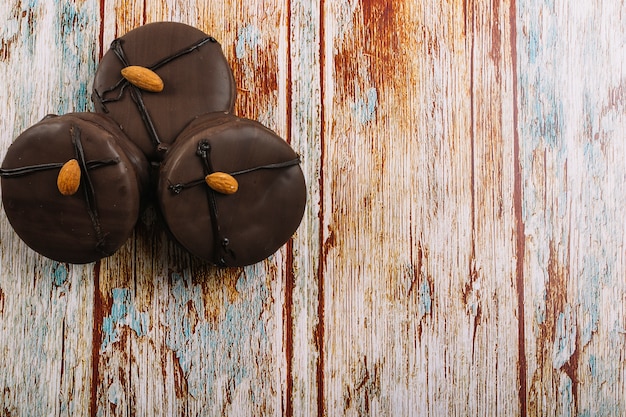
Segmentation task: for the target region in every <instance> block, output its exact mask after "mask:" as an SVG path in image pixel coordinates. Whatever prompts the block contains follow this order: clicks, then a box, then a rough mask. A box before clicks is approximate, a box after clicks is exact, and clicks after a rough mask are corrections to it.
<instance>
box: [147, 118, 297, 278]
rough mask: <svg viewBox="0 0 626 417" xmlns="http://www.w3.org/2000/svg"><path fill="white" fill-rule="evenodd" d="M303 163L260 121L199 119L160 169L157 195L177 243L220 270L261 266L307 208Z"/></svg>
mask: <svg viewBox="0 0 626 417" xmlns="http://www.w3.org/2000/svg"><path fill="white" fill-rule="evenodd" d="M299 163H300V159H299V157H298V155H297V154H296V153H295V152H294V151H293V149H292V148H291V147H290V146H289V145H288V144H287V143H286V142H285V141H284V140H283V139H281V138H280V137H279V136H277V135H276V134H275V133H274V132H272V131H271V130H269V129H268V128H266V127H264V126H263V125H261V124H260V123H258V122H256V121H253V120H248V119H243V118H238V117H236V116H233V115H231V114H228V113H212V114H207V115H203V116H201V117H198V118H196V119H195V120H194V121H192V122H191V123H190V124H189V125H188V126H187V128H185V130H184V131H183V132H182V133H181V134H180V136H179V137H178V138H177V139H176V142H175V143H174V145H173V146H172V147H171V148H170V150H169V151H168V153H167V154H166V157H165V159H164V161H163V163H162V164H161V170H160V175H159V184H158V190H157V197H158V199H159V203H160V207H161V211H162V213H163V216H164V219H165V221H166V223H167V225H168V227H169V230H170V232H171V234H172V235H173V236H174V238H175V239H176V240H177V241H178V242H179V243H180V244H181V245H182V246H183V247H184V248H186V249H187V250H188V251H189V252H191V253H192V254H194V255H196V256H198V257H200V258H203V259H206V260H209V261H211V262H212V263H214V264H216V265H220V266H244V265H250V264H253V263H256V262H258V261H261V260H263V259H265V258H267V257H268V256H270V255H272V254H273V253H274V252H276V251H277V250H278V249H279V248H280V247H281V246H282V245H283V244H285V243H286V242H287V241H288V240H289V238H290V237H291V236H292V235H293V233H294V232H295V231H296V229H297V228H298V226H299V224H300V221H301V220H302V216H303V214H304V208H305V204H306V186H305V181H304V176H303V174H302V170H301V169H300V165H299Z"/></svg>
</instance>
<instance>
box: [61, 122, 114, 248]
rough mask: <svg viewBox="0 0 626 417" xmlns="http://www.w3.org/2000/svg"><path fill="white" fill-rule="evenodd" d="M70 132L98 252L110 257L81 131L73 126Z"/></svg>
mask: <svg viewBox="0 0 626 417" xmlns="http://www.w3.org/2000/svg"><path fill="white" fill-rule="evenodd" d="M70 132H71V135H72V143H73V144H74V151H75V152H76V159H77V160H78V165H80V170H81V173H82V175H83V178H84V179H85V181H84V182H83V185H84V187H83V189H84V190H85V202H86V203H87V212H88V213H89V218H91V223H92V224H93V228H94V230H95V232H96V239H97V243H96V250H97V251H98V252H100V253H101V254H103V255H110V253H107V252H106V251H105V250H104V246H105V244H106V235H105V234H103V233H102V227H101V226H100V216H99V215H98V209H97V206H96V192H95V190H94V188H93V183H92V182H91V177H90V176H89V169H88V168H87V162H86V160H85V152H84V151H83V144H82V142H81V140H80V129H79V128H78V127H75V126H72V127H71V128H70Z"/></svg>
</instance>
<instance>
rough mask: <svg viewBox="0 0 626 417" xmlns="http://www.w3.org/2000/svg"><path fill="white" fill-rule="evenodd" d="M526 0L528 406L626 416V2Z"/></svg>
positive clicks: (522, 17)
mask: <svg viewBox="0 0 626 417" xmlns="http://www.w3.org/2000/svg"><path fill="white" fill-rule="evenodd" d="M518 4H519V6H518V7H519V22H520V31H519V33H520V37H519V41H518V52H519V57H520V63H519V67H520V74H519V80H520V97H519V107H520V121H519V126H520V129H519V131H520V161H521V163H522V167H523V170H522V174H523V176H522V185H523V195H524V200H523V202H524V205H523V220H524V227H525V234H526V242H525V264H524V267H525V275H526V277H527V280H526V286H525V292H526V294H527V295H526V297H525V298H526V310H527V324H526V326H525V335H526V341H527V343H526V351H527V355H528V358H527V364H528V370H527V380H528V407H529V409H528V412H529V414H531V415H534V414H537V413H540V414H559V415H573V414H576V415H623V412H624V411H623V410H624V409H625V406H626V404H625V403H624V396H623V393H624V390H625V388H624V382H623V378H622V376H623V374H624V363H623V360H622V357H623V350H624V312H623V300H624V294H625V284H624V280H623V278H624V271H625V268H624V241H625V240H624V239H625V238H624V236H625V234H624V230H625V227H626V223H625V221H624V199H625V194H624V153H625V148H624V141H623V132H624V128H625V127H626V126H625V123H626V118H625V117H624V105H625V97H626V96H625V95H624V91H625V90H624V85H625V82H624V80H625V79H626V77H625V75H626V74H625V72H624V71H625V68H626V66H625V65H624V63H625V60H626V53H625V52H626V51H625V50H624V48H625V47H624V42H623V39H624V34H625V33H626V23H625V20H624V18H625V17H626V15H625V11H624V7H623V4H622V3H621V2H618V1H608V2H599V1H597V2H589V3H586V4H584V5H580V7H578V6H576V7H574V6H573V5H570V4H568V3H567V2H559V1H556V2H548V1H545V2H544V1H520V2H518Z"/></svg>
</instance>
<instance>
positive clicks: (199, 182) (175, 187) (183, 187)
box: [168, 156, 300, 194]
mask: <svg viewBox="0 0 626 417" xmlns="http://www.w3.org/2000/svg"><path fill="white" fill-rule="evenodd" d="M299 163H300V157H299V156H298V157H297V158H294V159H291V160H289V161H285V162H277V163H274V164H267V165H260V166H258V167H253V168H246V169H242V170H239V171H234V172H227V174H229V175H232V176H233V177H235V176H237V175H242V174H247V173H249V172H254V171H259V170H261V169H278V168H287V167H290V166H294V165H298V164H299ZM202 184H206V181H205V179H204V178H201V179H197V180H194V181H189V182H186V183H178V184H172V185H170V186H169V187H168V188H169V189H170V190H171V191H172V192H173V193H174V194H180V193H181V191H183V190H186V189H187V188H192V187H195V186H198V185H202Z"/></svg>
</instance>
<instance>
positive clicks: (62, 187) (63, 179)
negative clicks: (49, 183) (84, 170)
mask: <svg viewBox="0 0 626 417" xmlns="http://www.w3.org/2000/svg"><path fill="white" fill-rule="evenodd" d="M78 187H80V166H79V165H78V161H77V160H76V159H70V160H69V161H67V162H66V163H65V164H64V165H63V166H62V167H61V170H60V171H59V176H58V177H57V188H58V189H59V192H60V193H61V194H63V195H73V194H75V193H76V191H78Z"/></svg>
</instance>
